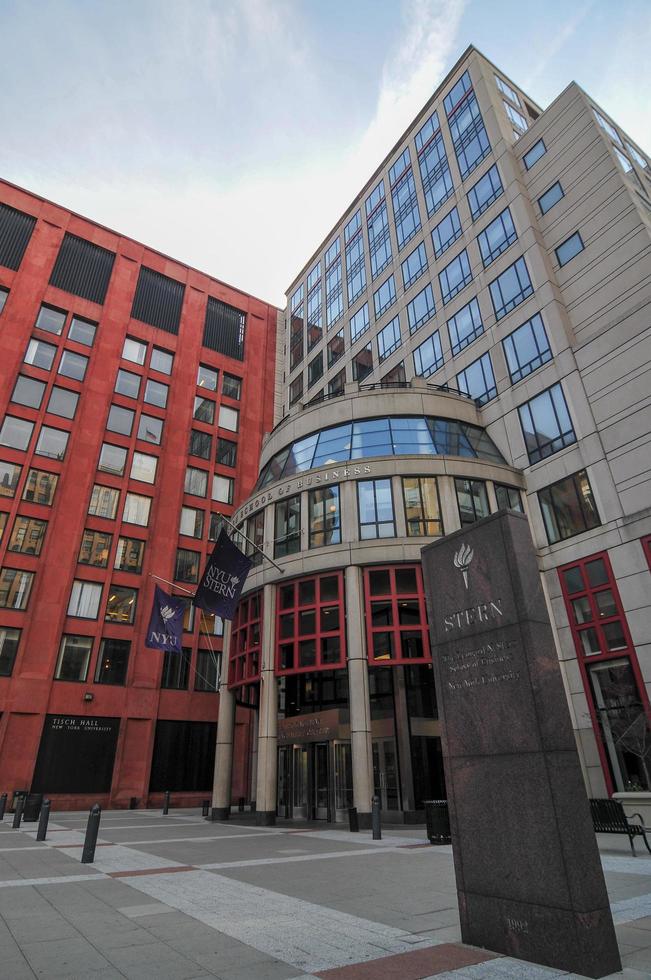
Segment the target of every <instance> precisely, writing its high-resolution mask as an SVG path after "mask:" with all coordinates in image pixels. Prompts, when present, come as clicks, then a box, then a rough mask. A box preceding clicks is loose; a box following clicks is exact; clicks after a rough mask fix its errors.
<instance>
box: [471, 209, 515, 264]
mask: <svg viewBox="0 0 651 980" xmlns="http://www.w3.org/2000/svg"><path fill="white" fill-rule="evenodd" d="M517 237H518V236H517V234H516V231H515V226H514V224H513V219H512V217H511V212H510V210H509V209H508V208H505V209H504V210H503V211H502V212H501V214H498V216H497V217H496V218H494V219H493V220H492V221H491V223H490V224H488V225H486V227H485V228H484V230H483V231H482V232H480V233H479V235H478V236H477V242H478V243H479V251H480V252H481V258H482V262H483V263H484V268H486V267H487V266H489V265H490V264H491V262H494V261H495V259H496V258H497V257H498V255H501V254H502V252H504V251H506V249H507V248H508V247H509V245H512V244H513V242H514V241H515V240H516V238H517Z"/></svg>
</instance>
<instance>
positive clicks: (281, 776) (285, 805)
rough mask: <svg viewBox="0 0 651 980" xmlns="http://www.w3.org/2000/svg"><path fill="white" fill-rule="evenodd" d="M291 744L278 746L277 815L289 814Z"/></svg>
mask: <svg viewBox="0 0 651 980" xmlns="http://www.w3.org/2000/svg"><path fill="white" fill-rule="evenodd" d="M291 750H292V746H291V745H281V746H279V748H278V801H277V804H276V813H277V814H278V816H279V817H290V816H291V778H292V774H291V768H290V765H291Z"/></svg>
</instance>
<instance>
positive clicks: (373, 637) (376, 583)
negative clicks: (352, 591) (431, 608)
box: [364, 565, 431, 664]
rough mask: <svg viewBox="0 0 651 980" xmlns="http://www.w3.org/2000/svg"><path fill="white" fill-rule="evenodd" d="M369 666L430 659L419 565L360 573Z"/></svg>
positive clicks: (374, 569) (367, 570) (367, 569)
mask: <svg viewBox="0 0 651 980" xmlns="http://www.w3.org/2000/svg"><path fill="white" fill-rule="evenodd" d="M364 601H365V607H366V643H367V649H368V660H369V664H401V663H404V664H410V663H414V662H421V663H422V662H426V661H430V660H431V653H430V646H429V635H428V632H429V631H428V625H427V612H426V608H425V596H424V592H423V579H422V573H421V569H420V566H417V565H394V566H392V567H389V568H366V569H365V570H364Z"/></svg>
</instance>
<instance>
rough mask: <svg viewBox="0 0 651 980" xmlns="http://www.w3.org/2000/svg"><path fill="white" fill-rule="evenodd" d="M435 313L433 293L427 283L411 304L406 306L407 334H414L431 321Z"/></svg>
mask: <svg viewBox="0 0 651 980" xmlns="http://www.w3.org/2000/svg"><path fill="white" fill-rule="evenodd" d="M435 313H436V305H435V303H434V291H433V289H432V286H431V284H430V283H428V284H427V285H426V286H425V289H421V291H420V292H419V293H418V294H417V295H416V296H414V298H413V299H412V300H411V302H410V303H408V304H407V321H408V323H409V333H416V331H417V330H419V329H420V328H421V327H422V326H423V324H424V323H427V321H428V320H431V319H432V317H433V316H434V314H435Z"/></svg>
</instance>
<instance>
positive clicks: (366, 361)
mask: <svg viewBox="0 0 651 980" xmlns="http://www.w3.org/2000/svg"><path fill="white" fill-rule="evenodd" d="M372 370H373V352H372V350H371V345H370V344H367V345H366V347H362V349H361V350H360V351H359V352H358V353H357V354H355V356H354V358H353V381H363V380H364V378H366V377H367V376H368V375H369V374H370V373H371V371H372Z"/></svg>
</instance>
